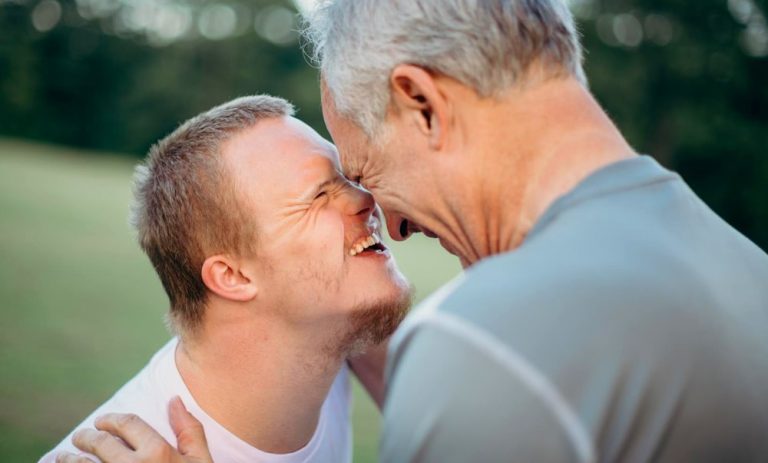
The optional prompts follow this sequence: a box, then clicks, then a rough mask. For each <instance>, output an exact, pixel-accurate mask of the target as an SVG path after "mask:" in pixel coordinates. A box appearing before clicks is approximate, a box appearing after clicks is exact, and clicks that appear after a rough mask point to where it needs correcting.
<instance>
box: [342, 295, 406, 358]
mask: <svg viewBox="0 0 768 463" xmlns="http://www.w3.org/2000/svg"><path fill="white" fill-rule="evenodd" d="M412 293H413V291H412V289H411V287H407V288H406V289H404V290H403V291H402V292H401V293H400V294H399V295H398V296H397V297H396V298H394V299H389V300H385V301H376V302H373V303H366V304H363V305H361V306H359V307H357V308H356V309H355V310H354V311H353V312H352V315H350V317H349V330H348V331H347V333H346V335H345V336H343V337H342V340H341V342H340V343H339V345H338V346H337V348H336V352H338V353H340V354H342V355H343V356H345V357H347V356H351V355H359V354H362V353H363V352H365V350H366V349H367V348H369V347H371V346H375V345H378V344H381V343H382V342H383V341H384V340H386V339H387V338H388V337H389V336H390V335H391V334H392V333H394V332H395V329H397V327H398V325H400V322H401V321H402V320H403V318H405V315H406V314H407V313H408V310H409V309H410V308H411V296H412Z"/></svg>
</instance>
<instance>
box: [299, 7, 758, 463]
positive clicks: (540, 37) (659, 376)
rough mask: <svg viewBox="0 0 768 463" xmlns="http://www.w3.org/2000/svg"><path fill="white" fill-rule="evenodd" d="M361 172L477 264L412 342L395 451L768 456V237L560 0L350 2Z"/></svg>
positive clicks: (394, 407) (345, 31) (549, 457)
mask: <svg viewBox="0 0 768 463" xmlns="http://www.w3.org/2000/svg"><path fill="white" fill-rule="evenodd" d="M308 37H309V38H310V39H311V40H312V42H313V43H314V45H315V50H316V52H317V55H316V57H317V58H318V61H319V64H320V67H321V72H322V87H323V88H322V91H323V109H324V113H325V119H326V123H327V125H328V128H329V130H330V132H331V134H332V135H333V138H334V140H335V142H336V143H337V145H338V147H339V150H340V155H341V160H342V165H343V168H344V172H345V175H346V176H347V177H348V178H350V179H352V180H354V181H358V182H360V183H361V184H362V185H363V186H365V187H366V188H367V189H368V190H370V191H371V192H372V193H373V195H374V197H375V198H376V200H377V201H378V202H379V204H380V205H381V206H382V208H383V209H384V211H385V214H386V217H387V222H388V226H389V230H390V234H391V235H392V236H393V238H395V239H405V238H406V237H407V236H408V235H409V234H410V233H412V232H417V231H420V232H424V233H425V234H427V235H430V236H434V237H437V238H438V239H439V240H440V242H441V244H442V245H443V247H445V248H446V249H447V250H448V251H449V252H451V253H453V254H455V255H457V256H458V257H459V259H461V261H462V263H463V264H464V265H465V266H466V267H467V271H466V272H465V273H464V274H463V275H462V276H461V277H459V278H458V279H457V280H455V281H453V282H451V283H450V284H448V285H447V286H446V287H445V288H443V289H442V290H441V291H439V292H438V293H437V294H435V295H434V296H433V297H432V298H431V299H429V300H428V301H427V302H425V303H424V304H423V306H422V307H421V309H420V310H417V311H416V313H414V314H413V315H411V316H410V318H409V319H408V320H407V321H406V323H405V324H404V326H402V327H401V328H400V329H399V331H398V333H397V334H396V338H395V339H394V342H393V343H392V345H391V349H390V358H389V367H388V370H389V371H388V373H389V374H388V378H389V382H388V394H387V400H386V405H385V410H384V415H385V423H384V435H383V441H382V448H381V455H382V461H385V462H397V463H401V462H407V461H422V462H442V463H444V462H454V461H455V462H469V461H471V462H479V461H516V462H517V461H519V462H590V461H608V462H610V461H664V462H682V461H696V462H706V461H712V462H715V461H718V462H719V461H755V462H763V461H768V439H766V436H767V435H768V394H766V391H768V336H767V335H766V333H768V284H766V282H768V257H767V256H766V255H765V253H763V252H762V251H761V250H760V249H758V248H757V247H756V246H755V245H754V244H752V243H751V242H750V241H749V240H747V239H746V238H744V237H743V236H742V235H740V234H739V233H738V232H736V231H735V230H734V229H733V228H731V227H730V226H728V225H727V224H726V223H724V222H723V221H722V220H721V219H720V218H718V217H717V216H716V215H715V214H714V213H713V212H712V211H711V210H709V209H708V208H707V207H706V206H705V205H704V204H703V203H702V202H701V201H700V200H699V199H698V198H697V197H696V195H695V194H694V193H693V192H692V191H690V189H689V188H688V187H687V186H686V185H685V183H684V182H683V181H682V179H681V178H680V177H679V176H677V175H676V174H674V173H672V172H669V171H667V170H665V169H664V168H662V167H661V166H659V165H658V164H657V163H655V162H654V161H653V160H652V159H651V158H649V157H645V156H638V155H637V154H636V153H634V151H633V150H632V148H631V147H630V146H629V145H628V144H627V142H626V141H625V140H624V138H623V137H622V136H621V134H620V133H619V132H618V131H617V129H616V128H615V127H614V125H613V124H612V123H611V121H610V120H609V119H608V117H607V116H606V114H605V113H604V112H603V111H602V109H601V108H600V106H599V105H598V104H597V103H596V101H595V100H594V98H593V97H592V96H591V95H590V93H589V91H588V89H587V87H586V85H585V79H584V74H583V72H582V70H581V50H580V45H579V43H578V40H577V35H576V32H575V30H574V25H573V21H572V18H571V16H570V14H569V12H568V10H567V8H566V7H565V6H564V4H563V3H562V2H560V1H557V0H442V1H439V2H437V1H433V0H332V1H325V2H321V5H320V7H319V8H318V9H317V11H316V12H315V13H314V15H313V16H312V17H311V18H310V20H309V28H308Z"/></svg>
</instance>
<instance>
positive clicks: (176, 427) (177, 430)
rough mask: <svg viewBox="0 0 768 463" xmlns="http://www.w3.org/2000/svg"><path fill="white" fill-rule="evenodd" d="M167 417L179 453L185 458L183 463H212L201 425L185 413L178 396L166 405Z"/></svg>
mask: <svg viewBox="0 0 768 463" xmlns="http://www.w3.org/2000/svg"><path fill="white" fill-rule="evenodd" d="M168 415H169V417H170V422H171V428H172V429H173V432H174V434H176V442H177V445H178V447H179V453H180V454H181V455H182V456H183V457H185V461H188V462H198V463H213V458H212V457H211V453H210V451H209V450H208V443H207V442H206V440H205V431H204V430H203V425H202V424H200V422H199V421H197V419H196V418H195V417H194V416H192V414H191V413H189V412H188V411H187V409H186V408H185V407H184V403H183V402H182V401H181V399H180V398H179V397H178V396H177V397H174V398H173V399H171V402H170V404H169V405H168Z"/></svg>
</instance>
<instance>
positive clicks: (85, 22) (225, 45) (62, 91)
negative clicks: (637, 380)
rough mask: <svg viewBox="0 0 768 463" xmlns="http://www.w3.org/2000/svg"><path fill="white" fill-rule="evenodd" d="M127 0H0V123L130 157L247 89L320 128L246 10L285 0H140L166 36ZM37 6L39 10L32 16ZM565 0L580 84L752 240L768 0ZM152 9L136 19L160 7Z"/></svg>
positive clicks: (296, 49) (308, 83)
mask: <svg viewBox="0 0 768 463" xmlns="http://www.w3.org/2000/svg"><path fill="white" fill-rule="evenodd" d="M142 1H143V2H144V4H145V6H146V4H149V3H152V2H148V1H144V0H135V1H132V2H127V1H120V0H77V1H75V0H60V1H58V2H57V1H56V0H42V1H39V0H0V134H4V135H9V136H15V137H26V138H33V139H38V140H45V141H50V142H56V143H61V144H67V145H72V146H77V147H85V148H93V149H102V150H109V151H119V152H126V153H133V154H136V155H141V154H143V153H144V152H146V150H147V148H148V147H149V145H150V144H151V143H152V142H154V141H155V140H157V139H158V138H159V137H161V136H163V135H164V134H166V133H168V132H169V131H170V130H172V129H173V128H174V127H175V126H176V125H177V124H178V123H180V122H181V121H183V120H184V119H186V118H188V117H190V116H192V115H194V114H196V113H198V112H199V111H201V110H204V109H207V108H209V107H211V106H213V105H215V104H218V103H221V102H223V101H225V100H228V99H230V98H233V97H235V96H239V95H244V94H252V93H261V92H267V93H273V94H277V95H280V96H283V97H286V98H288V99H289V100H291V101H293V102H294V103H295V104H296V105H297V107H298V108H299V109H300V113H299V116H300V117H301V118H302V119H304V120H305V121H307V122H308V123H310V124H311V125H312V126H314V127H315V128H317V129H318V130H320V131H321V133H326V132H325V130H324V128H323V125H322V119H321V114H320V109H319V92H318V88H317V75H316V71H315V70H314V69H312V68H311V67H310V66H309V65H307V64H306V62H305V60H304V57H303V54H302V52H301V49H300V46H299V43H298V41H297V40H296V39H295V36H294V37H293V38H292V39H291V38H290V37H288V39H285V37H283V39H281V40H277V41H276V40H274V31H273V34H272V41H270V40H267V39H268V38H270V34H268V33H264V31H262V32H259V22H260V21H261V23H264V19H263V18H264V15H261V16H259V15H260V12H264V11H266V10H268V9H269V8H275V5H278V6H279V7H280V8H283V9H290V10H291V11H292V12H295V7H294V6H293V3H290V2H289V1H288V0H285V1H275V0H273V1H266V0H262V1H256V0H254V1H240V2H237V1H234V0H233V1H226V2H224V1H221V2H218V3H212V2H206V1H203V0H197V1H195V0H186V1H182V0H176V1H173V0H166V1H160V2H154V4H155V7H154V8H158V7H157V5H161V6H162V5H176V6H182V7H184V8H185V9H186V10H184V11H186V12H187V13H188V14H187V16H188V18H187V19H189V17H191V18H192V19H191V22H189V21H187V23H188V24H186V26H189V27H186V29H185V30H184V32H183V33H181V32H179V30H176V32H179V34H177V35H176V36H173V37H170V36H169V35H168V34H167V33H166V34H165V35H163V34H164V33H165V32H168V31H169V30H171V29H173V28H172V27H171V26H174V25H175V26H174V27H176V26H178V21H177V22H175V23H174V22H173V21H170V22H168V23H167V24H165V25H164V23H163V22H162V21H160V22H157V21H155V22H154V23H151V21H149V22H147V21H148V20H150V19H152V18H147V17H145V18H144V19H143V20H144V23H141V21H139V23H140V24H139V25H138V26H137V25H136V21H137V19H136V14H134V13H136V11H137V10H136V8H135V5H137V4H139V5H141V4H142ZM52 3H56V4H57V5H59V6H58V7H57V8H59V10H60V12H59V13H60V14H59V16H60V17H59V18H58V19H56V18H54V19H56V20H55V21H52V20H50V18H49V17H50V16H51V15H50V14H47V16H46V14H43V13H46V12H48V13H50V11H49V10H51V8H53V7H52V6H51V4H52ZM569 3H570V4H571V6H572V7H573V9H574V11H575V13H576V16H577V20H578V22H579V27H580V30H581V32H582V34H583V41H584V46H585V48H586V50H587V55H586V69H587V74H588V75H589V78H590V85H591V88H592V90H593V92H594V93H595V95H596V96H597V98H598V99H599V100H600V102H601V103H602V104H603V105H604V106H605V108H606V109H607V110H608V112H609V114H610V115H611V116H612V117H613V119H614V120H615V121H616V123H617V125H618V126H619V127H620V129H621V130H622V131H623V132H624V133H625V134H626V136H627V137H628V138H629V140H630V142H631V143H632V144H633V145H634V146H635V147H636V149H638V150H639V151H641V152H644V153H648V154H651V155H653V156H655V157H656V158H657V159H659V160H660V161H661V162H662V163H663V164H664V165H666V166H668V167H670V168H672V169H674V170H677V171H679V172H680V173H681V174H682V175H683V177H684V178H685V179H686V180H687V181H688V183H689V184H690V185H691V186H692V188H693V189H694V190H695V191H696V192H697V193H698V194H699V195H700V196H701V197H702V198H703V199H704V200H705V201H706V202H707V203H708V204H709V205H710V206H711V207H712V208H713V209H715V210H716V211H717V212H718V213H719V214H720V215H721V216H723V217H724V218H725V219H726V220H727V221H729V222H730V223H731V224H733V225H734V226H735V227H736V228H738V229H739V230H741V231H742V232H744V233H745V234H746V235H747V236H749V237H750V238H751V239H752V240H754V241H755V242H757V243H758V244H759V245H760V246H762V247H763V249H768V191H767V188H766V187H767V186H768V157H767V156H766V147H767V146H768V58H766V55H768V28H767V27H766V18H765V13H766V12H768V8H767V7H768V4H767V3H768V2H767V1H766V0H701V1H696V2H690V1H682V0H664V1H661V0H571V1H570V2H569ZM131 5H133V6H131ZM217 5H218V6H221V5H224V6H225V8H228V9H229V10H230V13H229V15H230V16H232V12H236V13H237V14H236V19H237V24H236V27H235V26H233V29H231V30H229V31H226V30H225V31H224V33H223V34H218V35H217V33H216V31H215V30H214V31H213V32H211V31H210V30H209V31H208V32H207V33H206V24H208V25H210V24H211V21H208V20H209V19H210V17H211V15H212V14H213V13H216V11H212V10H211V8H213V7H215V6H217ZM130 8H134V9H133V10H130ZM94 11H96V13H94ZM148 11H149V13H147V12H148ZM158 11H160V10H151V9H150V10H145V11H144V16H147V15H149V16H155V17H156V18H160V19H162V17H165V16H163V15H161V14H160V13H161V12H158ZM54 13H55V12H54ZM126 13H130V14H126ZM139 13H140V11H139ZM219 13H220V12H219ZM224 13H227V12H226V11H224ZM35 15H37V17H36V16H35ZM206 15H207V16H206ZM226 16H227V15H226V14H225V15H224V19H225V20H226ZM213 17H214V19H216V18H217V17H218V18H219V20H221V15H218V16H216V15H213ZM260 17H261V19H259V18H260ZM46 18H48V19H46ZM126 18H128V19H129V20H130V21H129V20H126ZM131 18H133V19H131ZM244 18H245V19H244ZM141 19H142V18H141V17H139V20H141ZM131 21H133V22H131ZM219 22H221V21H219ZM224 22H226V21H224ZM126 23H127V26H126ZM150 23H151V24H154V26H153V27H154V28H155V29H154V30H153V29H152V27H150V26H151V24H150ZM142 24H143V25H142ZM147 24H150V26H147ZM213 24H214V25H215V24H216V22H215V21H214V22H213ZM233 24H234V23H233ZM195 25H196V26H197V28H195ZM241 26H242V27H241ZM261 26H262V27H264V26H265V25H264V24H261ZM266 26H267V27H270V24H267V25H266ZM282 27H284V26H282ZM292 27H294V28H295V27H296V26H295V23H294V24H293V26H292ZM176 29H178V27H176ZM208 29H210V27H209V28H208ZM272 29H274V26H272ZM43 30H44V31H43ZM174 30H175V29H174ZM153 31H154V32H153ZM267 32H269V31H267ZM278 32H279V31H278ZM288 32H289V33H290V31H288ZM158 34H160V35H158ZM294 35H295V34H294ZM158 37H159V38H158ZM265 37H266V38H265Z"/></svg>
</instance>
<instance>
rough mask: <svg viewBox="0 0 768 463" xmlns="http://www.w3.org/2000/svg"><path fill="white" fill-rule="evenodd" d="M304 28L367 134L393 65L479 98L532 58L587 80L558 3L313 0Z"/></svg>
mask: <svg viewBox="0 0 768 463" xmlns="http://www.w3.org/2000/svg"><path fill="white" fill-rule="evenodd" d="M304 35H305V37H306V39H307V40H308V42H309V44H310V45H311V46H312V47H313V48H312V57H313V58H314V60H315V62H316V64H318V65H319V66H320V68H321V71H322V74H323V78H324V80H325V83H326V85H327V86H328V88H329V90H330V91H331V95H332V97H333V99H334V103H335V105H336V108H337V110H338V111H339V112H340V113H341V114H344V115H345V116H347V117H350V118H351V119H352V120H353V121H354V122H356V123H357V124H358V125H359V126H360V127H361V128H362V129H363V130H364V131H365V132H366V133H367V134H368V135H369V136H373V135H374V134H375V133H376V132H377V126H379V125H380V123H381V121H382V119H383V117H384V115H385V112H386V108H387V104H388V102H389V85H388V78H389V75H390V73H391V71H392V70H393V69H394V68H395V66H397V65H398V64H401V63H409V64H415V65H419V66H422V67H424V68H426V69H429V70H432V71H435V72H438V73H441V74H443V75H446V76H449V77H452V78H454V79H456V80H458V81H460V82H462V83H463V84H465V85H467V86H470V87H471V88H473V89H474V90H475V91H476V92H477V93H478V94H479V95H481V96H483V97H490V96H493V95H495V94H497V93H498V92H500V91H502V90H505V89H507V88H509V87H510V86H512V85H514V84H515V83H517V82H518V81H519V80H520V78H521V76H522V75H524V73H525V71H526V70H527V69H528V68H529V66H530V65H531V64H532V63H537V65H541V66H542V68H543V69H544V70H545V71H547V72H548V73H551V74H552V75H553V76H555V75H572V76H575V77H576V78H577V79H579V80H581V81H582V82H585V78H584V72H583V70H582V67H581V47H580V45H579V40H578V36H577V33H576V29H575V27H574V23H573V18H572V16H571V14H570V12H569V10H568V7H567V6H566V5H565V4H564V3H563V2H562V1H561V0H321V1H320V2H319V5H318V6H316V7H315V9H313V10H312V12H310V13H309V14H308V15H307V18H306V20H305V29H304Z"/></svg>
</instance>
